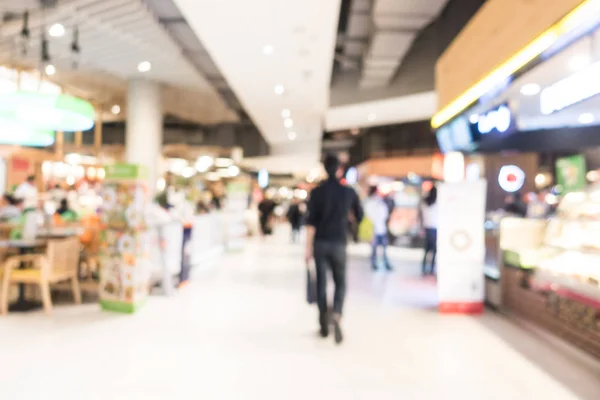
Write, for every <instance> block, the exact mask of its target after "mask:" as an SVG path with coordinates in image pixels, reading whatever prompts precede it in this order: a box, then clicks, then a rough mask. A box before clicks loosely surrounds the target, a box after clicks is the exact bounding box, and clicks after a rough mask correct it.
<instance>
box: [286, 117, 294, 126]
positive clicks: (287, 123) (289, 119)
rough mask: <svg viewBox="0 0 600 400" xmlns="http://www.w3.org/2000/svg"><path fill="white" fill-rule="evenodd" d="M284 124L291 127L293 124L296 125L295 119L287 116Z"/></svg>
mask: <svg viewBox="0 0 600 400" xmlns="http://www.w3.org/2000/svg"><path fill="white" fill-rule="evenodd" d="M283 126H285V127H286V128H291V127H292V126H294V120H293V119H291V118H286V119H285V120H284V121H283Z"/></svg>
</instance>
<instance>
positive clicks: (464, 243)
mask: <svg viewBox="0 0 600 400" xmlns="http://www.w3.org/2000/svg"><path fill="white" fill-rule="evenodd" d="M486 186H487V185H486V182H485V181H477V182H457V183H443V184H441V185H440V186H439V188H438V200H437V202H438V236H437V246H438V253H437V269H438V274H437V275H438V298H439V310H440V312H442V313H480V312H482V311H483V299H484V284H485V283H484V274H483V265H484V259H485V230H484V222H485V196H486Z"/></svg>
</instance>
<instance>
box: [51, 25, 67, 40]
mask: <svg viewBox="0 0 600 400" xmlns="http://www.w3.org/2000/svg"><path fill="white" fill-rule="evenodd" d="M48 34H49V35H50V36H52V37H63V36H65V26H64V25H63V24H54V25H52V26H51V27H50V29H48Z"/></svg>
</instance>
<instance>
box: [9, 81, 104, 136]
mask: <svg viewBox="0 0 600 400" xmlns="http://www.w3.org/2000/svg"><path fill="white" fill-rule="evenodd" d="M94 116H95V112H94V107H93V106H92V105H91V104H90V103H88V102H87V101H85V100H82V99H79V98H77V97H72V96H67V95H63V94H59V95H55V94H43V93H37V92H25V91H19V92H15V93H3V94H0V119H2V120H6V121H13V122H16V123H19V124H21V125H23V126H28V127H31V128H35V129H48V130H54V131H63V132H77V131H87V130H89V129H91V128H92V127H93V126H94Z"/></svg>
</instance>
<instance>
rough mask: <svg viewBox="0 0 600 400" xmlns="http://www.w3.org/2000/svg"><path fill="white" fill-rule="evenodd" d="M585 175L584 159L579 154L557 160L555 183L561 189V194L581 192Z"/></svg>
mask: <svg viewBox="0 0 600 400" xmlns="http://www.w3.org/2000/svg"><path fill="white" fill-rule="evenodd" d="M585 174H586V167H585V158H584V157H583V155H581V154H578V155H576V156H570V157H564V158H559V159H558V160H557V161H556V181H557V183H558V185H559V186H560V188H561V190H560V192H561V194H566V193H570V192H579V191H581V190H583V189H584V188H585Z"/></svg>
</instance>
